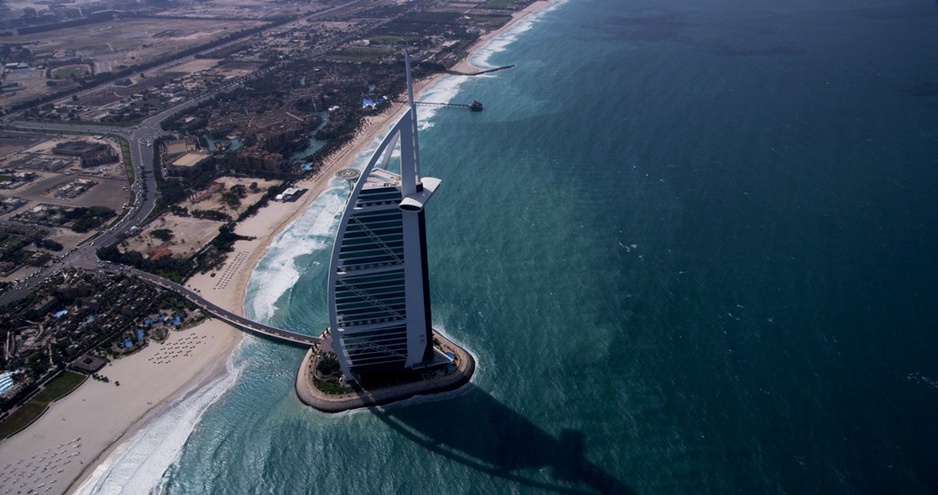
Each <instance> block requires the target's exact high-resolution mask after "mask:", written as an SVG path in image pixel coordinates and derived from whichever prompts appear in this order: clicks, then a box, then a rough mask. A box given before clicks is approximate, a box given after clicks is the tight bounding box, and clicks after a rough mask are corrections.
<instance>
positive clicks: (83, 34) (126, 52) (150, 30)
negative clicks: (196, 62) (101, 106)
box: [2, 18, 261, 106]
mask: <svg viewBox="0 0 938 495" xmlns="http://www.w3.org/2000/svg"><path fill="white" fill-rule="evenodd" d="M260 24H261V23H260V22H258V21H251V20H223V21H221V20H206V19H178V18H174V19H160V18H147V19H116V20H113V21H107V22H101V23H96V24H89V25H85V26H77V27H72V28H66V29H60V30H56V31H47V32H43V33H35V34H28V35H19V34H14V35H13V36H6V37H4V38H3V40H4V43H11V44H19V43H22V44H24V45H27V46H29V49H30V50H31V51H33V52H51V53H53V54H54V56H55V58H65V57H66V56H74V57H81V58H88V59H92V60H93V61H94V70H95V73H103V72H117V71H119V70H121V69H124V68H127V67H132V66H134V65H138V64H141V63H145V62H148V61H150V60H154V59H156V58H160V57H163V56H166V55H169V54H171V53H178V52H179V51H182V50H185V49H187V48H191V47H193V46H198V45H201V44H204V43H208V42H210V41H212V40H215V39H218V38H221V37H223V36H227V35H228V34H230V33H233V32H237V31H240V30H242V29H246V28H250V27H255V26H258V25H260ZM46 72H47V71H46V70H41V69H37V68H33V69H30V70H26V71H17V72H10V73H8V74H6V77H5V79H4V82H7V83H9V82H18V83H20V86H21V88H22V89H20V91H18V92H17V93H16V94H15V95H13V96H7V97H5V98H4V99H3V102H2V105H3V106H11V105H14V104H16V103H19V102H21V101H26V100H30V99H32V98H36V97H38V96H41V95H44V94H49V93H52V92H55V91H60V90H62V89H64V88H67V87H71V86H75V83H69V81H68V79H67V78H65V79H59V80H57V81H55V82H56V83H58V84H59V85H58V86H48V85H46V82H47V81H50V80H52V79H50V78H47V77H46Z"/></svg>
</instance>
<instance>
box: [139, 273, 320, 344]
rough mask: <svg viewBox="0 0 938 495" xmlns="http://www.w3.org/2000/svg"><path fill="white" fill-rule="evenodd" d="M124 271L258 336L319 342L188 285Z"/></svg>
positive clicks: (279, 339)
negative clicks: (212, 299) (233, 308)
mask: <svg viewBox="0 0 938 495" xmlns="http://www.w3.org/2000/svg"><path fill="white" fill-rule="evenodd" d="M124 271H125V272H129V273H131V274H133V275H135V276H137V277H139V278H142V279H143V280H146V281H148V282H150V283H153V284H155V285H158V286H160V287H162V288H164V289H169V290H171V291H174V292H176V293H178V294H179V295H181V296H183V297H185V298H186V300H188V301H189V302H191V303H192V304H195V305H197V306H199V307H200V308H202V309H203V310H204V311H205V312H207V313H209V314H211V315H212V316H214V317H216V318H218V319H219V320H222V321H224V322H225V323H227V324H229V325H231V326H233V327H235V328H237V329H239V330H242V331H244V332H247V333H250V334H253V335H257V336H258V337H263V338H265V339H269V340H273V341H275V342H280V343H283V344H289V345H293V346H297V347H303V348H308V347H312V346H313V345H314V344H318V343H319V340H320V339H319V337H313V336H312V335H303V334H301V333H296V332H290V331H288V330H282V329H280V328H274V327H272V326H269V325H265V324H263V323H258V322H256V321H253V320H250V319H248V318H245V317H243V316H241V315H236V314H234V313H232V312H231V311H228V310H226V309H224V308H222V307H220V306H218V305H216V304H214V303H212V302H210V301H208V300H207V299H205V298H204V297H202V296H201V295H199V294H198V293H197V292H194V291H192V290H191V289H189V288H188V287H185V286H182V285H180V284H177V283H176V282H173V281H171V280H167V279H165V278H163V277H160V276H157V275H153V274H152V273H147V272H143V271H140V270H137V269H134V268H129V267H125V268H124Z"/></svg>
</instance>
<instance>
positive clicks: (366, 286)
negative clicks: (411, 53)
mask: <svg viewBox="0 0 938 495" xmlns="http://www.w3.org/2000/svg"><path fill="white" fill-rule="evenodd" d="M406 70H407V96H408V102H409V108H408V109H407V111H406V112H405V113H404V115H403V116H402V117H401V118H400V120H398V121H397V123H396V124H395V125H394V127H392V128H391V130H390V131H389V132H388V135H387V137H385V138H384V140H383V141H382V142H381V144H380V145H379V147H378V149H377V151H376V152H375V153H374V155H373V156H372V158H371V160H370V161H369V162H368V165H366V166H365V168H364V170H363V171H362V172H361V173H360V174H358V173H355V171H349V170H344V171H340V172H339V176H340V177H343V178H345V179H346V180H347V181H348V183H349V187H350V191H349V197H348V200H347V202H346V206H345V212H344V213H343V215H342V219H341V221H340V223H339V228H338V230H337V233H336V238H335V244H334V245H333V249H332V258H331V261H330V264H329V281H328V306H329V307H328V309H329V328H328V329H327V330H326V331H325V332H324V333H323V335H322V336H321V338H320V342H319V343H318V344H317V345H314V346H313V347H312V348H310V350H309V351H308V352H307V353H306V356H305V357H304V359H303V361H302V363H301V365H300V369H299V371H298V373H297V380H296V391H297V395H298V396H299V398H300V400H301V401H303V402H304V403H305V404H307V405H309V406H312V407H314V408H316V409H318V410H321V411H326V412H340V411H346V410H349V409H356V408H360V407H368V406H373V405H379V404H387V403H389V402H393V401H398V400H402V399H407V398H410V397H413V396H416V395H427V394H433V393H439V392H445V391H450V390H454V389H457V388H459V387H461V386H462V385H464V384H466V383H468V382H469V380H470V378H471V377H472V373H473V371H474V370H475V362H474V360H473V358H472V356H471V355H470V354H469V353H468V352H466V350H464V349H462V348H461V347H459V346H458V345H457V344H456V343H454V342H452V341H451V340H449V339H447V338H446V337H445V336H443V335H442V334H440V333H439V332H437V331H435V330H434V329H433V322H432V318H431V307H430V279H429V273H428V264H427V224H426V216H425V206H426V204H427V202H428V201H429V200H430V198H431V197H432V196H433V193H434V192H435V191H436V189H437V187H438V186H439V185H440V180H439V179H436V178H432V177H421V176H420V157H419V150H420V146H419V140H418V135H417V105H416V103H415V102H414V96H413V84H412V81H411V75H410V59H409V57H407V63H406ZM395 150H399V151H400V159H399V165H400V173H399V174H398V173H395V172H394V171H392V170H391V169H390V168H391V167H389V165H390V164H391V162H392V157H393V156H394V155H395V154H394V151H395Z"/></svg>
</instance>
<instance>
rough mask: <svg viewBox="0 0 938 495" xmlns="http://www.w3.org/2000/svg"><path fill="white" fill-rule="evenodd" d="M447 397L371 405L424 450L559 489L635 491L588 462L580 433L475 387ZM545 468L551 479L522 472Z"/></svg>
mask: <svg viewBox="0 0 938 495" xmlns="http://www.w3.org/2000/svg"><path fill="white" fill-rule="evenodd" d="M467 387H470V389H469V390H468V391H466V392H465V393H462V394H460V396H459V397H456V398H453V399H451V400H443V401H435V402H427V403H423V404H412V405H408V404H405V405H398V406H392V407H389V408H387V409H384V408H378V407H371V408H370V409H371V411H372V413H374V415H375V416H376V417H377V418H378V419H380V420H381V421H383V422H384V423H385V424H387V425H388V426H390V427H391V428H393V429H394V430H396V431H398V432H399V433H400V434H401V435H404V436H405V437H407V438H408V439H410V440H412V441H413V442H415V443H417V444H420V445H422V446H423V447H425V448H426V449H428V450H431V451H433V452H436V453H438V454H440V455H443V456H446V457H447V458H449V459H452V460H454V461H457V462H460V463H462V464H465V465H467V466H469V467H471V468H473V469H476V470H479V471H482V472H484V473H486V474H488V475H491V476H498V477H501V478H504V479H506V480H509V481H512V482H516V483H520V484H524V485H527V486H531V487H534V488H537V489H538V490H542V491H548V490H549V491H554V492H558V493H616V494H619V493H621V494H633V493H635V491H634V490H632V489H631V488H629V487H628V486H626V485H625V484H623V483H622V482H620V481H619V480H617V479H616V478H614V477H613V476H612V475H610V474H609V473H606V472H605V471H603V470H602V469H601V468H599V467H598V466H596V465H594V464H592V463H590V462H589V461H588V460H587V459H586V457H585V454H586V436H585V435H584V434H583V432H581V431H578V430H572V429H565V430H563V431H561V432H560V436H559V438H556V439H555V438H553V437H552V436H551V435H550V434H548V433H546V432H544V431H543V430H541V429H540V428H538V427H537V426H536V425H535V424H534V423H532V422H530V421H528V420H527V419H525V418H524V417H522V416H521V415H519V414H518V413H516V412H514V411H512V410H511V409H509V408H508V407H507V406H505V405H504V404H502V403H500V402H498V401H497V400H495V399H494V398H493V397H492V396H491V395H489V394H488V393H486V392H485V391H484V390H482V389H479V388H478V387H475V386H473V385H472V384H469V385H467ZM542 468H549V469H550V475H551V478H552V480H551V481H544V480H543V479H534V478H531V477H529V476H525V473H524V472H523V471H525V470H532V469H533V470H537V469H542Z"/></svg>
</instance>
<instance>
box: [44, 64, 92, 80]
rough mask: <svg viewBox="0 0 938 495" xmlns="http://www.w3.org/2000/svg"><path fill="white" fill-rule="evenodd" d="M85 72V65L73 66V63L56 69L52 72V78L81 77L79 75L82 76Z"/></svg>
mask: <svg viewBox="0 0 938 495" xmlns="http://www.w3.org/2000/svg"><path fill="white" fill-rule="evenodd" d="M87 72H88V68H87V66H85V65H78V66H74V65H73V66H69V67H62V68H61V69H56V70H55V71H54V72H53V73H52V78H53V79H68V78H69V76H75V77H81V76H84V75H85V74H86V73H87Z"/></svg>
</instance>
